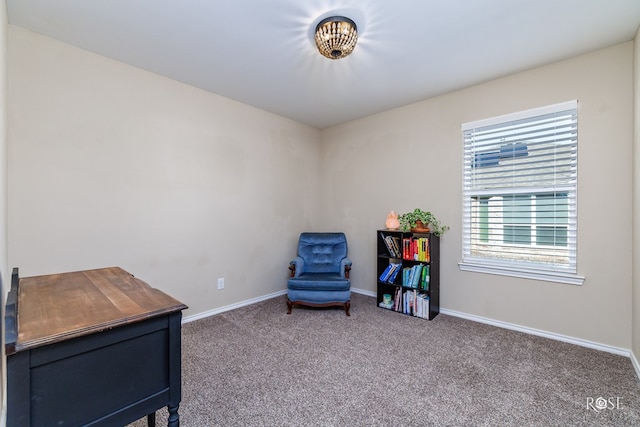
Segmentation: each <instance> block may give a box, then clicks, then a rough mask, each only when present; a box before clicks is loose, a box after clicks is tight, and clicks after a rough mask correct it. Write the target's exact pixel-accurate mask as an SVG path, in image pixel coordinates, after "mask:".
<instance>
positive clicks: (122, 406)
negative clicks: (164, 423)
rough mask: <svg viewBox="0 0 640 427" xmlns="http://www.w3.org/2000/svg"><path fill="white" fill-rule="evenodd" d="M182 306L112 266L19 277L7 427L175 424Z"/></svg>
mask: <svg viewBox="0 0 640 427" xmlns="http://www.w3.org/2000/svg"><path fill="white" fill-rule="evenodd" d="M186 308H187V307H186V306H185V305H184V304H182V303H180V302H179V301H177V300H175V299H173V298H172V297H170V296H168V295H166V294H164V293H163V292H161V291H159V290H157V289H154V288H152V287H150V286H149V285H148V284H146V283H145V282H143V281H141V280H139V279H137V278H135V277H133V276H132V275H131V274H130V273H127V272H126V271H124V270H122V269H121V268H119V267H111V268H104V269H97V270H87V271H78V272H72V273H62V274H51V275H46V276H36V277H27V278H23V279H20V278H19V275H18V269H17V268H15V269H14V270H13V275H12V281H11V290H10V292H9V295H8V298H7V305H6V314H5V322H6V324H5V349H6V354H7V426H8V427H13V426H20V427H22V426H53V425H60V426H84V425H91V426H114V425H126V424H128V423H131V422H133V421H135V420H137V419H139V418H141V417H144V416H145V415H148V422H149V424H150V425H154V424H155V411H157V410H158V409H161V408H162V407H164V406H167V407H168V410H169V426H171V427H177V426H179V415H178V406H179V403H180V400H181V383H180V382H181V360H180V357H181V354H180V353H181V342H180V340H181V319H182V310H184V309H186Z"/></svg>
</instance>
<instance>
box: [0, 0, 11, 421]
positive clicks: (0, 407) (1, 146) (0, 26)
mask: <svg viewBox="0 0 640 427" xmlns="http://www.w3.org/2000/svg"><path fill="white" fill-rule="evenodd" d="M7 27H8V23H7V2H6V0H0V280H2V283H3V291H4V292H2V293H1V296H2V298H0V301H2V308H1V309H0V313H1V314H0V318H1V319H2V322H0V325H1V327H2V328H3V330H4V304H5V297H6V293H7V292H8V288H9V286H10V282H9V278H10V277H11V272H10V271H9V268H8V267H7ZM0 358H1V359H2V360H1V361H0V364H1V366H2V367H1V369H0V374H1V375H0V380H1V381H2V385H1V386H0V426H1V425H4V423H5V417H6V394H5V390H6V381H5V367H6V364H5V357H4V343H3V345H0Z"/></svg>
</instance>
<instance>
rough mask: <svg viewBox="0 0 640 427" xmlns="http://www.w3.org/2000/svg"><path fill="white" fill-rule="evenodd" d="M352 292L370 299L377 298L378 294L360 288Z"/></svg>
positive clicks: (353, 289)
mask: <svg viewBox="0 0 640 427" xmlns="http://www.w3.org/2000/svg"><path fill="white" fill-rule="evenodd" d="M351 292H355V293H356V294H362V295H366V296H368V297H374V298H375V297H376V293H375V292H373V291H367V290H366V289H360V288H351Z"/></svg>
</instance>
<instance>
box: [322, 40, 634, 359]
mask: <svg viewBox="0 0 640 427" xmlns="http://www.w3.org/2000/svg"><path fill="white" fill-rule="evenodd" d="M632 55H633V43H632V42H628V43H623V44H620V45H617V46H614V47H611V48H608V49H603V50H600V51H597V52H593V53H590V54H587V55H583V56H579V57H576V58H572V59H568V60H565V61H561V62H558V63H554V64H551V65H548V66H544V67H540V68H536V69H533V70H530V71H527V72H522V73H518V74H514V75H511V76H507V77H505V78H501V79H497V80H494V81H491V82H488V83H485V84H480V85H477V86H474V87H470V88H467V89H464V90H460V91H457V92H454V93H449V94H446V95H443V96H440V97H437V98H433V99H428V100H425V101H423V102H419V103H416V104H412V105H408V106H404V107H401V108H398V109H394V110H392V111H388V112H385V113H382V114H378V115H375V116H371V117H367V118H364V119H361V120H357V121H353V122H350V123H347V124H344V125H341V126H337V127H334V128H330V129H325V130H323V132H322V141H323V145H322V164H323V165H324V166H325V167H324V168H323V169H322V178H321V180H322V181H324V182H329V183H330V185H328V186H325V187H323V190H324V191H325V193H324V201H325V206H326V207H327V209H328V211H329V213H330V215H331V216H332V220H333V221H337V222H338V223H339V224H342V225H343V227H344V229H345V230H346V231H347V233H348V235H349V237H350V242H351V254H352V258H354V269H353V284H354V286H356V287H360V288H363V289H367V290H370V291H375V283H376V279H375V267H374V260H375V251H376V249H375V242H376V240H375V230H376V228H382V227H383V226H384V220H385V217H386V214H387V212H388V211H389V210H391V209H394V210H396V211H398V212H406V211H409V210H412V209H414V208H416V207H420V208H423V209H428V210H432V211H433V212H434V213H435V215H436V216H438V217H439V218H440V219H441V220H442V221H443V222H444V223H445V224H448V225H450V226H451V230H450V231H448V232H447V233H446V234H445V235H444V237H443V238H442V240H441V251H442V253H441V256H442V261H441V265H442V268H441V305H442V307H443V308H446V309H449V310H454V311H458V312H462V313H466V314H471V315H476V316H481V317H485V318H489V319H494V320H498V321H502V322H508V323H512V324H516V325H522V326H526V327H528V328H534V329H539V330H543V331H547V332H552V333H555V334H563V335H567V336H571V337H575V338H580V339H584V340H590V341H594V342H598V343H604V344H607V345H610V346H615V347H619V348H630V345H631V340H630V337H631V304H630V298H631V265H632V262H631V261H632V259H631V241H632V239H631V232H630V231H631V220H632V215H631V198H632V188H631V187H632V186H631V184H632V161H631V155H632V148H633V147H632V139H633V135H632V128H633V115H632V102H633V97H632V95H631V93H632V85H633V76H632ZM571 99H578V102H579V125H578V126H579V130H578V131H579V143H578V144H579V148H578V159H579V160H578V161H579V166H578V180H579V182H578V209H579V219H578V269H579V273H580V274H581V275H584V276H586V281H585V283H584V285H582V286H575V285H566V284H558V283H549V282H543V281H532V280H527V279H518V278H510V277H500V276H494V275H489V274H480V273H471V272H462V271H460V270H459V268H458V262H459V261H460V260H461V253H462V249H461V241H462V236H461V222H462V217H461V210H462V136H461V130H460V126H461V124H462V123H465V122H469V121H473V120H479V119H483V118H488V117H492V116H497V115H502V114H506V113H510V112H516V111H521V110H526V109H530V108H534V107H540V106H544V105H549V104H554V103H558V102H563V101H568V100H571Z"/></svg>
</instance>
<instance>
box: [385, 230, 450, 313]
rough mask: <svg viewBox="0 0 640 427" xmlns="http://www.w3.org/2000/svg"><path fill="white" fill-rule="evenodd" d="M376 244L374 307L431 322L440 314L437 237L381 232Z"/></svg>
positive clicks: (389, 231)
mask: <svg viewBox="0 0 640 427" xmlns="http://www.w3.org/2000/svg"><path fill="white" fill-rule="evenodd" d="M377 241H378V243H377V250H378V252H377V253H378V259H377V262H376V268H377V274H376V277H377V280H378V285H377V292H376V295H377V298H376V301H377V304H378V307H380V308H382V309H384V310H392V311H396V312H398V313H402V314H406V315H409V316H415V317H420V318H423V319H428V320H432V319H433V318H434V317H436V316H437V315H438V313H439V312H440V238H439V237H438V236H436V235H434V234H431V233H414V232H403V231H399V230H388V229H383V230H378V231H377Z"/></svg>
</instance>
